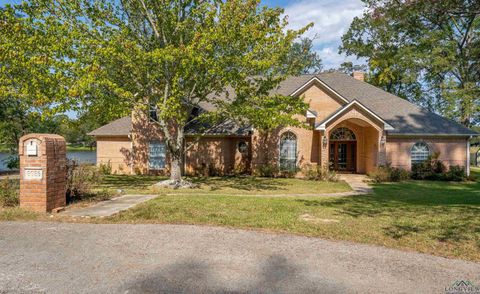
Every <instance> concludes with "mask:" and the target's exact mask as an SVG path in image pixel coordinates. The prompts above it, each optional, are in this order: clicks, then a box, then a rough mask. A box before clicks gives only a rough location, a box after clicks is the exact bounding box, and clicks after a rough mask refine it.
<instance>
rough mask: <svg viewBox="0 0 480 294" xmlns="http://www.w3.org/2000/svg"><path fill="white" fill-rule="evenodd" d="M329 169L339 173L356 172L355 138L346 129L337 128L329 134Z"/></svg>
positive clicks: (350, 131) (351, 132)
mask: <svg viewBox="0 0 480 294" xmlns="http://www.w3.org/2000/svg"><path fill="white" fill-rule="evenodd" d="M329 141H330V145H329V157H330V158H329V167H330V169H331V170H335V171H340V172H356V169H357V137H356V136H355V133H354V132H353V131H352V130H350V129H349V128H346V127H339V128H336V129H334V130H333V131H331V132H330V138H329Z"/></svg>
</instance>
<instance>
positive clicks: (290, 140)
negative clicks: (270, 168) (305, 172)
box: [280, 132, 297, 171]
mask: <svg viewBox="0 0 480 294" xmlns="http://www.w3.org/2000/svg"><path fill="white" fill-rule="evenodd" d="M296 168H297V136H295V134H294V133H292V132H286V133H284V134H283V135H282V136H281V137H280V169H281V170H287V171H293V170H295V169H296Z"/></svg>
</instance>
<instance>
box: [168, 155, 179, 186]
mask: <svg viewBox="0 0 480 294" xmlns="http://www.w3.org/2000/svg"><path fill="white" fill-rule="evenodd" d="M179 153H180V152H179ZM181 166H182V160H181V153H180V154H175V155H173V154H172V158H171V162H170V180H171V181H172V182H181V181H182V167H181Z"/></svg>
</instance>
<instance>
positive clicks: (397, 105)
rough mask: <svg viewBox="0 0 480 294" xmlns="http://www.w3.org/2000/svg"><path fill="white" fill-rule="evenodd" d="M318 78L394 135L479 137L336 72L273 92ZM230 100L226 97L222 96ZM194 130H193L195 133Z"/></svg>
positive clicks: (112, 131) (232, 130)
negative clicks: (371, 114)
mask: <svg viewBox="0 0 480 294" xmlns="http://www.w3.org/2000/svg"><path fill="white" fill-rule="evenodd" d="M314 77H316V78H318V79H319V80H320V81H322V82H323V83H325V84H326V85H327V86H328V87H330V88H331V89H332V90H333V91H335V92H336V93H337V94H339V95H341V96H342V97H343V98H345V99H346V100H348V101H350V102H351V101H353V100H358V101H359V102H360V103H362V104H363V105H365V106H366V107H367V108H368V109H370V110H371V111H373V112H374V113H375V114H377V115H378V116H380V117H381V118H382V119H383V120H385V121H386V122H387V123H388V124H390V125H391V126H393V127H394V130H393V131H389V133H390V134H419V135H420V134H432V135H440V134H444V135H458V134H461V135H476V134H477V133H476V132H474V131H472V130H470V129H468V128H466V127H464V126H462V125H460V124H458V123H456V122H454V121H451V120H448V119H446V118H444V117H441V116H439V115H437V114H435V113H432V112H429V111H426V110H424V109H422V108H420V107H418V106H416V105H415V104H413V103H410V102H408V101H407V100H405V99H402V98H400V97H397V96H395V95H392V94H390V93H388V92H386V91H384V90H382V89H380V88H377V87H375V86H372V85H370V84H368V83H366V82H363V81H359V80H356V79H354V78H352V77H351V76H349V75H346V74H343V73H338V72H332V73H320V74H316V75H313V74H310V75H308V74H307V75H301V76H292V77H289V78H287V79H286V80H285V81H283V82H281V83H280V85H279V87H278V88H277V89H275V90H273V91H272V93H278V94H281V95H285V96H288V95H291V94H292V93H293V92H295V91H296V90H297V89H299V88H300V87H302V86H303V85H304V84H305V83H307V82H309V81H310V80H311V79H312V78H314ZM226 91H227V92H229V95H230V97H233V96H234V93H233V89H231V88H227V89H226ZM219 96H220V97H219V98H220V99H226V95H225V94H221V95H219ZM201 107H202V108H204V109H205V110H212V109H214V108H215V106H214V105H212V104H210V103H205V102H204V103H202V105H201ZM131 129H132V122H131V119H130V117H124V118H121V119H118V120H116V121H113V122H112V123H110V124H107V125H105V126H103V127H100V128H98V129H96V130H94V131H92V132H91V133H89V134H90V135H92V136H118V135H128V134H129V133H130V131H131ZM247 130H248V127H240V126H238V125H237V124H235V123H233V122H226V123H224V124H221V125H219V126H218V128H215V129H214V132H215V133H216V134H232V135H235V134H237V135H238V134H244V133H245V132H246V131H247ZM191 131H193V130H189V132H191Z"/></svg>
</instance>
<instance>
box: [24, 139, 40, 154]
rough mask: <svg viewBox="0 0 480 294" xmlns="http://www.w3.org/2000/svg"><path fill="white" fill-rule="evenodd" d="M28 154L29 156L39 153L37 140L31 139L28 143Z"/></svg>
mask: <svg viewBox="0 0 480 294" xmlns="http://www.w3.org/2000/svg"><path fill="white" fill-rule="evenodd" d="M27 155H28V156H37V155H38V145H37V142H35V141H33V140H32V141H29V142H28V143H27Z"/></svg>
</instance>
